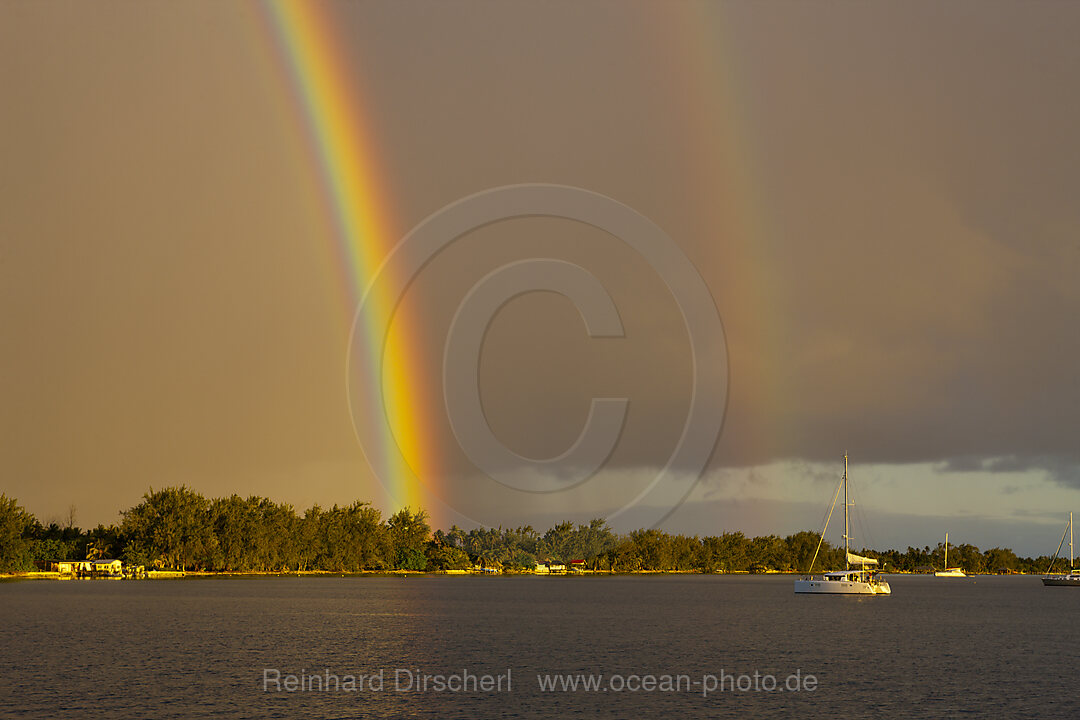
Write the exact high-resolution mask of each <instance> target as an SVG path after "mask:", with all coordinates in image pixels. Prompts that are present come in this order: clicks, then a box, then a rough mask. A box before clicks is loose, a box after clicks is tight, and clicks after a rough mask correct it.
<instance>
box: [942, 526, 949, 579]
mask: <svg viewBox="0 0 1080 720" xmlns="http://www.w3.org/2000/svg"><path fill="white" fill-rule="evenodd" d="M943 569H944V570H948V569H949V533H948V532H946V533H945V567H944V568H943Z"/></svg>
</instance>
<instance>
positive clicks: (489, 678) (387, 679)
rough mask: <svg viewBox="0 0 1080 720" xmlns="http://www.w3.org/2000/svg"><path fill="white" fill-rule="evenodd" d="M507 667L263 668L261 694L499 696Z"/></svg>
mask: <svg viewBox="0 0 1080 720" xmlns="http://www.w3.org/2000/svg"><path fill="white" fill-rule="evenodd" d="M510 683H511V677H510V668H507V669H506V672H504V673H498V674H496V673H474V672H471V671H470V670H468V669H462V670H461V671H453V672H446V673H428V672H424V671H422V670H420V669H419V668H394V669H393V670H389V671H388V670H386V669H379V670H377V671H374V672H370V673H364V674H359V673H357V674H351V673H350V674H340V675H339V674H338V673H334V672H331V671H330V670H329V669H324V670H322V671H321V672H319V671H311V670H304V669H302V670H300V672H298V673H283V672H281V670H278V669H276V668H264V669H263V674H262V689H263V692H289V693H295V692H372V693H377V692H420V693H424V692H434V693H475V692H484V693H503V692H510V691H511V685H510Z"/></svg>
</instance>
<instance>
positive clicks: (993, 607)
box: [0, 576, 1080, 718]
mask: <svg viewBox="0 0 1080 720" xmlns="http://www.w3.org/2000/svg"><path fill="white" fill-rule="evenodd" d="M890 583H891V584H892V585H893V592H894V594H893V595H892V597H857V596H856V597H844V596H839V597H831V596H814V595H800V596H796V595H795V594H794V593H792V590H791V578H790V577H788V576H749V577H748V576H741V577H720V576H619V577H580V578H575V577H566V578H543V577H415V576H414V577H409V578H408V579H402V578H389V577H378V578H372V577H366V578H355V577H347V578H310V577H308V578H288V577H285V578H282V577H273V578H244V579H240V578H229V579H197V580H196V579H192V580H175V581H133V582H122V583H104V582H77V583H75V582H72V583H59V582H47V581H39V582H18V583H4V584H0V663H2V665H3V667H5V668H7V669H6V670H5V671H4V672H3V673H2V674H0V691H2V694H3V697H4V698H5V701H4V702H5V704H6V707H4V708H0V714H2V713H4V712H9V711H10V712H15V713H17V714H19V715H20V716H31V717H56V716H57V714H58V712H59V714H61V715H67V716H83V717H117V718H125V717H128V718H143V717H191V716H195V715H207V714H217V715H221V716H225V717H296V716H312V717H320V716H332V717H342V718H361V717H365V718H367V717H400V716H403V715H409V716H413V717H430V718H446V717H463V718H485V717H505V716H511V717H523V718H533V717H536V718H540V717H564V716H570V717H589V718H592V717H645V718H647V717H668V716H672V717H674V716H679V717H682V716H696V717H744V716H746V715H748V714H752V715H754V716H770V715H775V716H778V717H786V716H789V715H792V714H802V715H804V716H807V717H814V716H822V715H824V714H826V713H829V714H831V713H835V712H837V711H842V712H843V715H844V717H845V718H863V717H865V718H871V717H881V716H883V715H891V716H895V717H926V718H938V717H949V716H952V715H969V714H972V713H974V714H975V715H976V716H978V715H986V716H1001V715H1007V716H1009V717H1033V718H1034V717H1038V718H1053V717H1061V718H1067V717H1073V716H1074V710H1075V704H1074V703H1073V702H1072V696H1073V695H1074V689H1075V683H1074V682H1073V680H1072V675H1073V673H1074V668H1075V661H1076V660H1077V654H1078V651H1077V648H1080V621H1078V620H1077V613H1076V612H1075V607H1076V604H1077V603H1078V602H1080V589H1069V588H1044V587H1042V585H1041V583H1040V582H1039V579H1038V578H1035V577H1003V578H996V577H985V578H984V577H979V578H975V579H972V580H969V581H964V582H960V583H956V582H942V581H940V580H937V581H935V578H932V577H907V576H893V577H891V578H890ZM267 672H269V675H266V673H267ZM755 672H756V673H757V674H758V676H757V680H756V681H755V682H754V684H755V685H756V689H754V687H751V686H750V685H749V683H750V682H751V680H753V679H754V673H755ZM273 673H277V676H276V679H277V680H278V681H280V680H281V678H284V677H287V676H289V675H295V676H297V677H298V678H299V682H300V683H301V685H303V689H302V690H301V689H297V690H296V691H293V692H288V691H285V690H284V686H282V685H278V686H277V687H282V688H283V689H282V691H281V692H276V691H275V685H274V683H273V682H271V683H270V690H269V691H267V692H264V690H263V685H264V676H265V677H270V678H271V679H274V678H275V676H274V674H273ZM507 673H510V675H511V678H512V682H511V684H510V689H509V691H507V690H506V688H505V687H502V688H501V689H499V690H497V689H494V687H492V688H490V689H487V690H485V688H483V687H481V686H480V685H481V683H482V682H483V678H484V677H485V676H491V677H492V678H494V677H497V676H500V675H505V674H507ZM395 674H397V675H398V676H399V677H400V679H401V682H399V683H397V684H398V685H400V686H402V687H395V679H396V678H395ZM556 674H565V675H566V676H568V677H569V678H570V679H571V680H572V679H573V678H577V677H578V676H582V675H592V676H596V677H595V678H594V679H593V681H594V682H596V683H597V688H596V689H595V690H592V691H587V690H585V689H584V687H582V686H579V687H578V689H577V690H570V689H569V688H568V689H567V690H565V691H563V690H562V689H561V687H559V686H558V685H556V688H558V689H556V690H555V691H551V692H542V691H541V690H540V688H539V687H538V680H537V675H542V676H548V680H550V681H551V682H553V683H554V682H558V678H556V677H555V676H556ZM796 674H797V677H798V678H800V680H796V682H795V684H796V686H799V682H802V681H803V680H805V678H806V676H813V678H814V680H815V683H816V684H815V687H814V688H813V689H812V690H807V689H806V687H805V684H804V686H800V687H799V690H798V691H797V692H792V691H790V690H785V689H784V684H785V681H786V680H787V679H789V678H791V677H792V676H793V675H796ZM313 675H318V676H320V677H322V678H324V681H325V682H331V681H332V682H331V685H333V684H335V683H336V684H337V685H338V686H339V687H340V686H341V683H342V681H343V680H342V679H343V678H348V677H353V678H354V682H355V678H356V677H358V676H361V675H362V676H364V679H361V681H360V683H359V685H360V687H361V688H362V689H357V690H356V691H346V690H340V691H336V692H326V691H325V690H324V691H320V690H319V689H318V687H311V683H310V682H308V683H307V684H304V683H305V680H310V679H311V677H312V676H313ZM423 676H427V680H426V681H425V682H426V687H427V690H426V691H425V692H418V691H417V690H416V688H417V687H418V686H419V679H420V678H421V677H423ZM470 676H471V677H473V678H474V679H472V680H469V678H470ZM601 676H602V677H601ZM741 676H745V678H746V679H745V682H744V681H743V680H741V679H740V677H741ZM766 676H771V677H773V678H774V679H776V680H777V685H778V686H779V688H780V689H779V690H773V691H771V692H768V691H767V690H766V688H762V682H761V679H762V678H765V677H766ZM380 677H381V678H382V680H381V683H379V686H380V687H379V689H373V688H374V687H375V685H374V681H375V680H377V679H379V678H380ZM410 677H411V678H413V679H414V680H413V682H412V683H411V685H410V686H409V687H405V685H406V683H405V682H404V681H405V680H407V679H409V678H410ZM440 678H441V680H440ZM455 678H457V679H456V680H455ZM650 678H651V680H650ZM665 678H666V679H667V684H666V685H665V684H664V681H665ZM683 678H685V681H683V680H682V679H683ZM709 678H712V680H711V681H710V680H709ZM725 678H726V680H725ZM718 681H719V682H718ZM321 682H322V681H321ZM462 682H464V683H465V687H466V689H467V691H465V692H454V691H453V690H456V689H458V688H460V687H461V686H462ZM493 682H494V681H493ZM562 682H566V681H565V680H563V681H562ZM710 682H711V683H712V684H711V685H710ZM765 683H766V685H767V684H768V681H767V678H766V681H765ZM320 684H321V683H320ZM737 684H738V685H739V686H744V685H745V686H746V687H750V688H751V689H749V690H746V691H745V692H743V691H740V690H739V687H736V685H737ZM676 686H677V687H676ZM710 688H711V691H710ZM61 711H62V712H61Z"/></svg>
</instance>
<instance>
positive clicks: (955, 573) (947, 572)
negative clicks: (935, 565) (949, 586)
mask: <svg viewBox="0 0 1080 720" xmlns="http://www.w3.org/2000/svg"><path fill="white" fill-rule="evenodd" d="M934 577H945V578H949V577H958V578H966V577H967V575H966V574H964V571H963V569H962V568H958V567H954V568H951V567H949V533H945V569H944V570H938V571H937V572H936V573H934Z"/></svg>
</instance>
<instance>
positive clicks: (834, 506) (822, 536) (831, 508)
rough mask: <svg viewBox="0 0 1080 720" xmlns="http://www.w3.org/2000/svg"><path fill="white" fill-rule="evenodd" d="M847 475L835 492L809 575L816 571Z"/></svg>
mask: <svg viewBox="0 0 1080 720" xmlns="http://www.w3.org/2000/svg"><path fill="white" fill-rule="evenodd" d="M846 479H847V477H846V476H845V477H844V478H841V479H840V484H839V485H837V486H836V493H834V494H833V499H832V505H830V506H829V515H828V517H826V518H825V527H823V528H822V529H821V537H820V538H818V541H817V549H815V550H814V557H813V558H812V559H811V560H810V568H809V569H808V570H807V571H806V573H807V574H808V575H809V574H810V573H812V572H813V571H814V563H815V562H816V561H817V556H818V552H820V551H821V543H823V542H824V541H825V533H826V532H828V530H829V521H830V520H832V513H833V510H834V509H835V508H836V498H838V497H840V488H842V487H844V480H846Z"/></svg>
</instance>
